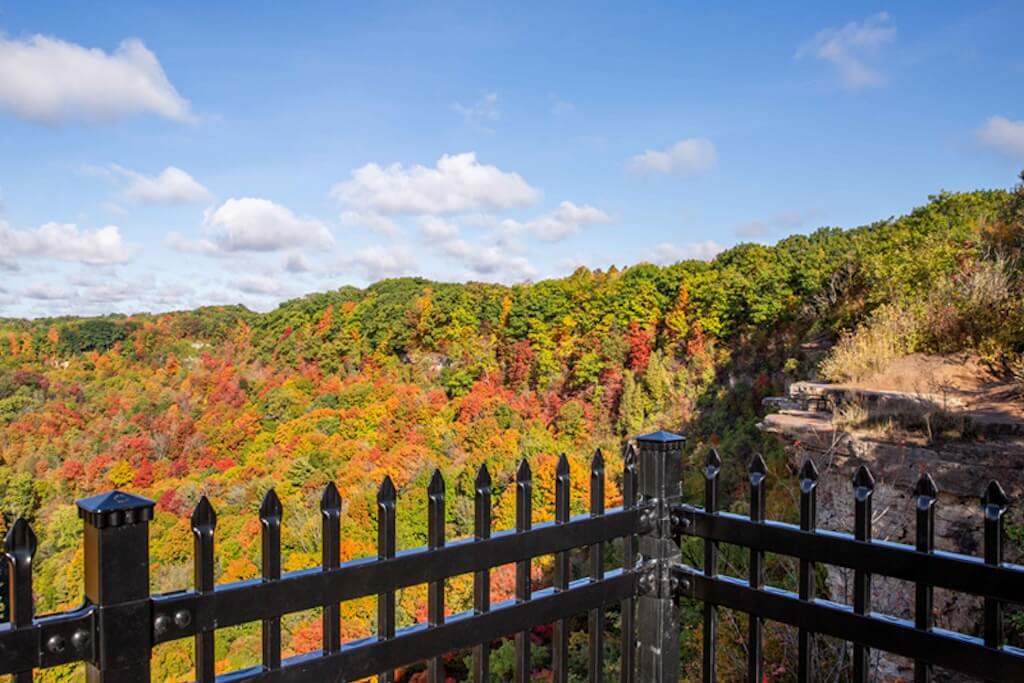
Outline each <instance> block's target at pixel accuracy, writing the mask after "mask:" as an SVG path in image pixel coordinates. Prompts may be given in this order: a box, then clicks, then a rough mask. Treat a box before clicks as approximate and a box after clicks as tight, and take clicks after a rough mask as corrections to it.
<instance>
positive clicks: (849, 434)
mask: <svg viewBox="0 0 1024 683" xmlns="http://www.w3.org/2000/svg"><path fill="white" fill-rule="evenodd" d="M786 400H787V401H791V402H792V401H794V400H796V401H799V398H798V397H797V398H794V397H793V396H791V397H788V398H787V399H786ZM775 405H778V401H776V402H775ZM809 407H812V408H817V410H807V408H809ZM794 408H796V409H794ZM823 408H824V406H807V405H801V406H790V405H785V406H784V409H783V412H781V413H777V414H773V415H769V416H768V417H767V418H766V419H765V421H764V423H763V424H762V428H763V429H764V430H765V431H769V432H773V433H776V434H778V435H779V436H780V437H781V438H782V439H783V440H784V442H785V443H786V444H787V451H788V453H789V456H790V458H791V460H792V462H793V464H794V466H796V467H798V466H799V465H800V464H801V463H802V462H803V460H804V459H805V458H808V457H810V458H811V459H813V460H814V461H815V464H816V465H817V466H818V468H819V471H820V472H821V478H820V481H819V493H818V500H819V513H818V514H819V525H820V526H821V527H823V528H829V529H834V530H838V531H852V529H853V484H852V481H853V476H854V472H855V471H856V470H857V468H858V467H859V466H860V465H861V464H864V465H867V466H868V467H869V468H870V470H871V472H872V473H873V474H874V476H875V480H876V486H875V492H874V496H873V498H874V500H873V514H874V524H873V533H874V538H875V539H879V540H888V541H894V542H899V543H907V544H911V545H912V544H913V543H914V526H915V508H914V500H913V493H912V491H913V488H914V484H915V483H916V481H917V479H918V477H919V476H920V475H921V473H922V472H929V473H931V475H932V477H933V478H934V479H935V482H936V484H937V485H938V488H939V498H938V503H937V506H936V516H935V532H936V534H935V535H936V537H935V546H936V548H937V549H939V550H945V551H950V552H956V553H962V554H966V555H980V554H981V553H982V521H983V520H982V511H981V503H980V497H981V494H982V492H983V491H984V489H985V486H986V485H987V484H988V482H989V481H990V480H991V479H996V480H998V481H999V482H1000V483H1001V484H1002V485H1003V487H1004V488H1005V490H1006V492H1007V494H1008V495H1009V497H1010V499H1011V500H1012V501H1021V499H1022V498H1024V438H1022V437H1020V436H1016V435H1005V436H1000V437H997V438H989V439H988V440H986V441H984V442H979V441H972V442H965V441H957V442H946V443H941V444H935V443H933V444H928V443H926V442H925V441H924V440H923V439H921V438H917V439H913V438H908V439H905V440H902V439H894V438H893V437H887V436H884V435H881V434H879V433H877V432H875V433H867V432H864V433H862V432H858V431H857V430H856V429H852V430H847V429H842V428H839V427H836V426H834V425H833V423H832V419H831V418H832V415H831V413H830V412H828V411H827V410H824V409H823ZM1017 505H1018V506H1019V505H1020V503H1017ZM1011 509H1012V508H1011ZM1017 514H1018V515H1019V513H1017ZM1020 551H1021V549H1019V548H1013V547H1011V548H1009V549H1008V553H1007V558H1006V559H1007V560H1008V561H1013V562H1019V561H1020V560H1021V555H1020ZM827 576H828V578H827V584H828V589H829V592H830V594H831V599H833V600H836V601H837V602H845V603H847V604H852V599H853V594H852V591H853V581H852V572H849V571H847V570H845V569H842V568H839V567H832V566H830V567H829V568H828V574H827ZM872 609H873V610H874V611H876V612H881V613H886V614H891V615H894V616H897V617H902V618H907V619H912V618H913V610H914V588H913V585H912V584H910V583H907V582H904V581H898V580H894V579H888V578H884V577H879V576H876V577H874V578H873V580H872ZM981 619H982V602H981V599H980V598H976V597H974V596H970V595H963V594H956V593H952V592H949V591H945V590H941V589H936V590H935V623H936V626H937V627H940V628H944V629H949V630H952V631H958V632H960V633H965V634H970V635H979V634H980V632H981ZM876 657H877V668H876V680H879V681H910V680H913V663H912V662H910V661H908V660H905V659H903V658H899V657H894V656H891V655H888V654H882V653H876ZM936 680H939V681H963V680H970V679H967V678H964V677H962V676H958V675H954V674H950V673H948V672H936Z"/></svg>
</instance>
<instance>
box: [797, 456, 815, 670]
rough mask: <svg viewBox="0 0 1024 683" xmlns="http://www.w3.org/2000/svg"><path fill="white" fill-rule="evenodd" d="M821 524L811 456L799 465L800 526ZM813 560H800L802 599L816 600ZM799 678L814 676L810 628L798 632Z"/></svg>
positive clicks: (811, 526) (810, 526) (802, 527)
mask: <svg viewBox="0 0 1024 683" xmlns="http://www.w3.org/2000/svg"><path fill="white" fill-rule="evenodd" d="M817 526H818V468H817V467H816V466H815V465H814V461H813V460H811V459H810V458H807V459H806V460H804V464H803V465H802V466H801V467H800V529H801V530H802V531H809V532H813V531H814V530H815V529H816V528H817ZM814 575H815V569H814V563H813V562H811V561H810V560H805V559H801V560H800V577H799V584H800V585H799V589H800V599H801V600H808V601H811V600H814V592H815V591H814V588H815V586H814ZM797 641H798V643H797V679H798V680H799V683H809V682H810V681H813V680H814V679H815V676H814V634H813V633H812V632H810V631H808V630H807V629H803V628H802V629H800V630H799V631H798V633H797Z"/></svg>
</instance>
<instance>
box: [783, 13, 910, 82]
mask: <svg viewBox="0 0 1024 683" xmlns="http://www.w3.org/2000/svg"><path fill="white" fill-rule="evenodd" d="M895 39H896V27H895V26H894V25H893V23H892V21H891V19H890V17H889V15H888V14H887V13H885V12H880V13H878V14H875V15H872V16H870V17H868V18H867V19H865V20H864V21H851V22H850V23H848V24H847V25H846V26H843V27H842V28H827V29H824V30H822V31H819V32H818V34H817V35H816V36H814V38H812V39H811V40H809V41H807V42H806V43H804V44H803V45H802V46H800V48H799V49H798V50H797V52H796V58H797V59H803V58H804V57H807V56H811V57H814V58H817V59H822V60H824V61H826V62H830V63H831V64H832V65H834V66H835V67H836V69H837V70H838V71H839V77H840V79H841V80H842V83H843V86H844V87H846V88H866V87H869V86H877V85H881V84H882V83H884V82H885V77H884V76H883V75H882V73H881V72H880V71H879V70H878V69H877V68H875V67H873V66H871V65H869V64H868V60H869V59H871V58H873V57H876V56H877V54H878V52H879V51H880V50H881V48H882V46H883V45H885V44H886V43H891V42H892V41H894V40H895Z"/></svg>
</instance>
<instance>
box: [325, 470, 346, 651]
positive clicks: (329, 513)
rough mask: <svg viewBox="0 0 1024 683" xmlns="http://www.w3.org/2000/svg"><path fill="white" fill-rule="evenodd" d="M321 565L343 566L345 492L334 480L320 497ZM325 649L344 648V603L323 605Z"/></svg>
mask: <svg viewBox="0 0 1024 683" xmlns="http://www.w3.org/2000/svg"><path fill="white" fill-rule="evenodd" d="M320 537H321V539H322V540H321V549H320V550H321V558H320V559H321V562H320V563H321V565H322V566H323V569H324V571H330V570H332V569H337V568H338V567H340V566H341V496H340V495H339V494H338V488H337V487H336V486H335V485H334V482H333V481H332V482H330V483H329V484H327V487H326V488H324V493H323V495H322V496H321V497H320ZM322 623H323V629H322V630H323V648H324V652H327V653H331V652H338V651H339V650H340V649H341V606H340V605H339V604H338V603H336V602H334V603H327V604H326V605H324V606H323V617H322Z"/></svg>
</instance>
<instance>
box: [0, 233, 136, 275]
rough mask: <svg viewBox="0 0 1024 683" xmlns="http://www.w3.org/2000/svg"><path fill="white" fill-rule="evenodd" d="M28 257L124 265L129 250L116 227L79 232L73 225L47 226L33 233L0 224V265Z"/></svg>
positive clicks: (92, 263)
mask: <svg viewBox="0 0 1024 683" xmlns="http://www.w3.org/2000/svg"><path fill="white" fill-rule="evenodd" d="M21 256H28V257H37V258H48V259H55V260H58V261H72V262H78V263H87V264H91V265H96V264H109V263H125V262H127V261H128V260H129V259H130V258H131V254H130V250H129V248H128V246H127V245H126V244H125V243H124V240H123V239H122V238H121V230H120V228H118V227H117V226H116V225H108V226H105V227H102V228H99V229H97V230H79V229H78V226H77V225H75V224H73V223H47V224H45V225H42V226H40V227H39V228H38V229H36V230H15V229H13V228H11V227H10V226H9V225H8V224H7V223H4V222H0V262H3V263H6V264H8V265H11V264H15V263H17V259H18V257H21Z"/></svg>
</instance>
